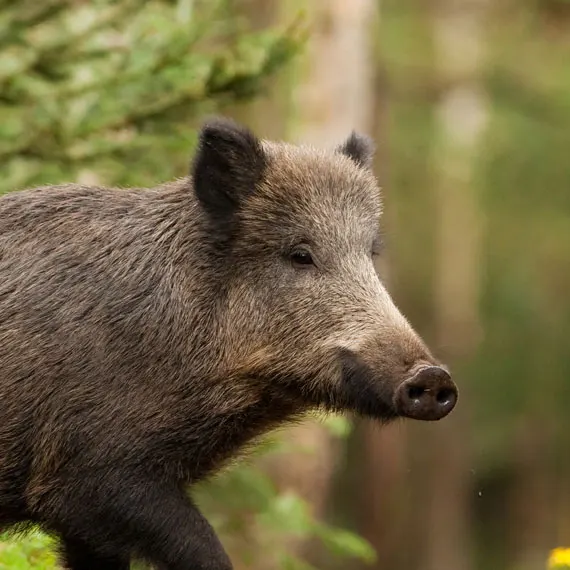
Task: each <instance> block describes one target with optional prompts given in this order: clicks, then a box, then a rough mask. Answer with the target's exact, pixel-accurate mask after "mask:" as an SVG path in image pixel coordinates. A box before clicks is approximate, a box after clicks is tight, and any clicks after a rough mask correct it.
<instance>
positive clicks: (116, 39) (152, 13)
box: [0, 0, 303, 192]
mask: <svg viewBox="0 0 570 570" xmlns="http://www.w3.org/2000/svg"><path fill="white" fill-rule="evenodd" d="M0 37H1V38H2V39H1V40H0V90H1V96H0V161H1V164H2V167H1V168H2V176H1V177H0V192H2V191H7V190H11V189H13V188H16V187H22V186H29V185H35V184H40V183H44V182H51V183H53V182H56V181H60V180H70V179H74V178H76V177H77V176H78V175H80V173H81V172H83V171H85V169H90V170H91V171H94V172H97V175H98V176H99V177H100V178H101V179H102V181H104V182H106V183H111V184H121V185H143V184H145V185H147V184H149V183H153V182H156V181H158V180H164V179H165V178H169V177H172V176H173V175H174V174H175V173H177V175H181V174H184V173H185V172H184V171H185V169H186V162H187V160H188V156H189V150H190V148H191V146H192V144H193V143H194V137H195V133H194V131H193V130H192V129H191V128H189V127H190V122H191V120H192V119H193V118H194V117H196V115H197V114H198V113H199V112H200V113H203V112H211V111H213V110H215V109H217V108H219V107H220V106H221V105H224V104H227V103H229V102H232V101H236V100H246V99H249V98H251V97H253V96H255V95H257V94H259V93H260V92H261V91H262V89H263V85H264V81H265V80H266V79H267V78H268V77H269V76H271V75H272V74H273V73H274V72H276V71H277V70H278V69H280V68H281V67H282V66H283V65H284V64H286V63H287V62H288V61H289V60H290V59H291V58H292V57H293V55H294V54H295V53H296V52H297V50H298V49H299V48H300V46H301V45H302V41H303V32H302V30H301V29H300V25H299V22H295V23H294V24H293V25H291V26H290V27H289V29H286V30H285V31H273V30H269V31H267V30H263V31H260V32H255V33H253V32H249V31H247V30H246V29H245V28H244V25H243V23H241V21H240V20H239V19H237V18H234V17H231V13H229V12H228V8H227V6H225V3H222V2H219V1H218V2H205V1H202V2H189V1H188V0H186V1H180V2H166V1H154V2H147V1H143V0H122V1H121V2H114V1H111V0H99V1H97V2H89V3H77V2H72V1H71V0H51V1H47V0H46V1H45V2H36V1H35V0H17V1H4V2H3V3H2V4H1V5H0ZM141 156H144V157H145V160H144V161H141V160H140V157H141Z"/></svg>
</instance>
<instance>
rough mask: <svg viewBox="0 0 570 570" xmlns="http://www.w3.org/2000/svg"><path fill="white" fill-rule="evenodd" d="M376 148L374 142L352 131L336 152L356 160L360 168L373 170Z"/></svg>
mask: <svg viewBox="0 0 570 570" xmlns="http://www.w3.org/2000/svg"><path fill="white" fill-rule="evenodd" d="M375 150H376V148H375V145H374V142H373V140H372V139H371V138H370V137H368V136H366V135H363V134H360V133H357V132H356V131H352V133H351V135H350V136H349V137H348V138H347V139H346V141H345V142H344V143H342V144H341V145H340V146H338V147H337V149H336V151H337V152H340V153H341V154H344V155H346V156H348V157H349V158H351V159H352V160H354V162H356V164H358V166H361V167H362V168H366V169H369V170H370V169H371V168H372V159H373V158H374V152H375Z"/></svg>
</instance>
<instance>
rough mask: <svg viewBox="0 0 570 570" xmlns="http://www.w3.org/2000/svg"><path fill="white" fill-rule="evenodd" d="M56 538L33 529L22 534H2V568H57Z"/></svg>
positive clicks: (15, 569)
mask: <svg viewBox="0 0 570 570" xmlns="http://www.w3.org/2000/svg"><path fill="white" fill-rule="evenodd" d="M57 568H59V566H58V565H57V554H56V550H55V543H54V539H53V538H51V537H49V536H47V535H45V534H43V533H41V532H40V531H38V530H32V531H30V532H28V533H26V534H21V535H5V534H0V570H55V569H57Z"/></svg>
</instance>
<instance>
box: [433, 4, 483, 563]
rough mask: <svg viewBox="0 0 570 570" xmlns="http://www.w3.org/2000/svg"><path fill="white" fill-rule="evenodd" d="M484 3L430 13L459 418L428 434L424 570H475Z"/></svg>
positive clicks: (438, 331)
mask: <svg viewBox="0 0 570 570" xmlns="http://www.w3.org/2000/svg"><path fill="white" fill-rule="evenodd" d="M487 5H488V0H471V1H470V2H464V1H462V0H441V1H440V2H438V3H436V8H435V13H434V47H435V61H436V67H437V68H438V69H437V73H438V75H439V81H440V84H441V85H444V86H445V90H444V91H443V93H442V96H441V99H440V102H439V107H438V109H437V116H438V125H439V127H438V130H439V132H438V133H437V135H436V146H435V156H434V165H435V175H436V179H435V188H436V194H435V201H436V216H437V218H436V219H435V220H434V229H435V240H436V243H435V245H436V250H435V251H436V256H437V258H436V271H435V331H434V332H435V346H434V348H435V349H436V350H437V354H438V356H440V357H441V358H443V359H444V361H446V362H448V363H449V364H450V365H451V366H452V368H453V367H455V372H456V379H457V381H458V382H459V385H460V391H461V395H462V396H463V397H461V396H460V399H459V404H458V407H457V409H456V410H455V412H454V413H453V414H452V415H451V416H450V417H449V418H446V419H445V420H444V421H443V422H442V423H441V425H437V427H436V429H433V430H430V439H431V440H432V441H431V442H429V441H428V442H427V443H430V447H429V449H430V451H431V453H430V454H428V456H427V458H426V461H427V463H428V465H429V468H428V471H429V477H428V480H427V481H426V488H425V492H426V494H427V495H428V500H429V507H428V520H427V528H426V531H427V535H426V541H427V542H426V556H425V559H424V564H423V565H422V568H425V569H426V570H468V569H469V568H471V567H472V548H471V543H470V542H471V540H470V538H471V536H470V535H471V528H470V524H469V523H470V512H469V503H470V492H471V489H470V475H469V474H470V467H471V456H470V449H469V447H470V437H469V426H468V410H469V395H468V389H467V388H468V387H466V386H465V385H464V383H462V381H461V378H459V377H458V373H459V372H460V371H461V370H462V369H463V370H466V368H467V367H466V366H465V364H466V363H467V362H468V360H469V358H470V357H471V356H472V355H473V353H474V350H475V349H476V346H477V343H478V340H479V336H480V335H479V332H480V331H479V326H480V323H479V284H480V277H479V276H480V271H481V267H480V241H481V229H482V228H481V226H482V223H483V219H482V216H481V214H480V211H479V209H480V205H479V197H478V193H477V188H476V182H475V180H474V172H475V169H476V160H477V158H478V151H479V148H480V146H479V145H480V142H481V135H482V133H483V132H484V128H485V126H486V123H487V115H488V112H487V108H486V98H485V94H484V93H483V92H482V88H481V85H480V75H481V73H482V69H483V61H482V55H483V54H482V50H483V45H484V38H483V37H482V36H483V25H484V24H483V18H484V16H485V12H486V8H487Z"/></svg>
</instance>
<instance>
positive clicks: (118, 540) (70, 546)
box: [44, 473, 233, 570]
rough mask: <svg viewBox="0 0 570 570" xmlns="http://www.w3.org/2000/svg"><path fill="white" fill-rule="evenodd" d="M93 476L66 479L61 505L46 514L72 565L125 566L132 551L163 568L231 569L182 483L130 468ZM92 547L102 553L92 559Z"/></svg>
mask: <svg viewBox="0 0 570 570" xmlns="http://www.w3.org/2000/svg"><path fill="white" fill-rule="evenodd" d="M119 480H120V484H118V482H119ZM91 482H94V483H95V485H92V484H89V483H86V481H85V480H82V481H68V482H67V483H68V484H67V485H62V487H60V492H61V491H62V490H63V496H61V495H60V496H59V497H58V498H59V501H58V503H59V505H60V508H59V509H57V511H56V512H54V511H53V510H52V511H51V513H50V515H48V516H46V517H45V518H44V520H47V522H48V523H49V525H50V526H51V527H52V528H55V529H58V531H59V533H60V534H61V536H63V537H64V544H65V545H66V549H67V559H68V563H69V565H70V567H71V570H124V568H128V566H125V565H124V562H121V561H124V560H128V559H129V558H130V557H131V556H136V557H140V558H142V559H144V560H147V561H149V562H151V563H153V564H155V565H156V566H157V567H159V568H160V569H161V570H232V568H233V566H232V564H231V562H230V559H229V557H228V555H227V554H226V552H225V550H224V548H223V546H222V544H221V542H220V540H219V539H218V537H217V536H216V534H215V532H214V529H213V528H212V527H211V526H210V523H209V522H208V521H207V520H206V518H205V517H204V516H203V515H202V513H200V511H199V510H198V508H197V507H196V506H195V505H194V504H193V503H192V501H191V500H190V499H189V498H188V496H187V494H186V492H185V490H184V489H183V488H182V487H180V486H178V485H174V484H171V483H168V482H164V481H161V480H160V479H157V480H154V479H153V480H149V478H148V477H145V476H142V475H138V476H132V475H131V476H128V475H126V474H125V473H121V474H119V473H116V474H110V473H107V474H106V477H105V478H103V477H93V478H92V479H91ZM70 490H72V491H71V492H70ZM52 499H53V497H52ZM52 505H53V503H52ZM66 537H67V538H68V540H67V541H66V540H65V538H66ZM71 537H81V538H82V540H83V541H84V543H85V544H87V545H89V547H85V546H82V545H81V543H80V542H77V541H74V540H69V539H70V538H71ZM78 545H79V546H78ZM89 550H91V551H92V552H93V553H97V554H95V555H93V554H91V555H90V558H89V560H90V562H89V561H88V554H89ZM103 555H104V556H107V558H104V556H103ZM102 556H103V557H102Z"/></svg>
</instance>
